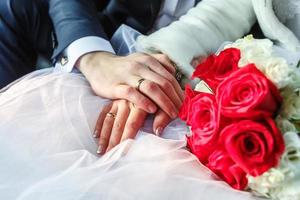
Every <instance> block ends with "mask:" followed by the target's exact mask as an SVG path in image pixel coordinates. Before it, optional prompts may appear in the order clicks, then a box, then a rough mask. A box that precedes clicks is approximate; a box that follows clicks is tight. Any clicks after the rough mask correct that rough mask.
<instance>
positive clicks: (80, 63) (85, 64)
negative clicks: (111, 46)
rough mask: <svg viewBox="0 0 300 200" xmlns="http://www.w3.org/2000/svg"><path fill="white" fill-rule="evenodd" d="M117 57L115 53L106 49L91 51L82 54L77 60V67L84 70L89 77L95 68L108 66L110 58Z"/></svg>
mask: <svg viewBox="0 0 300 200" xmlns="http://www.w3.org/2000/svg"><path fill="white" fill-rule="evenodd" d="M113 57H116V55H115V54H113V53H111V52H106V51H97V52H90V53H87V54H84V55H82V56H81V57H80V58H79V59H78V60H77V62H76V68H77V69H78V70H79V71H80V72H82V73H83V74H84V75H85V76H86V78H87V79H89V77H90V75H92V74H93V71H94V69H95V68H98V67H102V66H104V67H105V66H106V65H108V64H109V61H108V60H109V59H110V58H113Z"/></svg>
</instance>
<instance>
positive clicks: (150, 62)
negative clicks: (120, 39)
mask: <svg viewBox="0 0 300 200" xmlns="http://www.w3.org/2000/svg"><path fill="white" fill-rule="evenodd" d="M152 55H153V57H151V56H149V55H145V56H140V57H137V58H136V60H137V61H139V62H140V63H142V64H144V65H145V64H146V65H147V66H149V67H150V69H151V70H152V71H154V72H156V73H157V74H159V75H161V76H162V77H164V78H165V79H167V80H169V81H170V82H171V84H172V86H173V88H174V89H175V91H176V93H177V94H178V96H179V97H180V99H181V100H182V101H183V99H184V93H183V91H182V89H181V87H180V85H179V83H178V81H177V80H176V78H175V72H174V73H170V72H169V71H168V70H167V69H166V68H165V67H164V66H162V65H161V63H160V62H159V61H162V62H164V63H165V64H166V65H167V66H169V67H168V68H172V71H174V70H175V67H174V65H173V64H171V63H170V62H171V61H169V58H168V57H167V56H165V55H164V54H152ZM155 56H156V57H158V58H159V59H160V60H157V59H156V57H155ZM164 60H165V61H164ZM175 71H176V70H175Z"/></svg>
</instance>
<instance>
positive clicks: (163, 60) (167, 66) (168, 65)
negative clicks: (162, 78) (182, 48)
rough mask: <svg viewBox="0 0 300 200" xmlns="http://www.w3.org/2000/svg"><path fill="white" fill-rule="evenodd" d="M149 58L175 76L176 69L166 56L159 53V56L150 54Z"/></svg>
mask: <svg viewBox="0 0 300 200" xmlns="http://www.w3.org/2000/svg"><path fill="white" fill-rule="evenodd" d="M150 56H152V57H154V58H155V59H156V60H158V61H159V62H160V63H161V64H162V65H163V66H164V67H165V69H166V70H167V71H168V72H169V73H171V74H172V75H173V76H175V72H176V69H175V67H174V64H173V62H172V61H171V60H170V59H169V57H168V56H167V55H165V54H161V53H160V54H151V55H150Z"/></svg>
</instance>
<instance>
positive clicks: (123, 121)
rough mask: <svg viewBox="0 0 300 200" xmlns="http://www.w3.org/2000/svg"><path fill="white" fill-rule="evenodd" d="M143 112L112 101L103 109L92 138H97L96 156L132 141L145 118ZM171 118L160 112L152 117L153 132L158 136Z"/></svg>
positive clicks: (119, 101)
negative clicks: (128, 140) (122, 143)
mask: <svg viewBox="0 0 300 200" xmlns="http://www.w3.org/2000/svg"><path fill="white" fill-rule="evenodd" d="M147 114H148V113H146V112H145V111H143V110H141V109H139V108H137V107H136V106H135V105H134V104H133V103H130V102H128V101H126V100H114V101H112V102H111V103H110V104H108V105H107V106H105V107H104V108H103V110H102V111H101V113H100V116H99V118H98V121H97V124H96V128H95V132H94V137H95V138H99V142H98V145H99V146H98V150H97V153H98V154H104V153H105V152H107V151H109V150H110V149H112V148H113V147H115V146H116V145H118V144H119V143H121V142H122V141H124V140H127V139H134V138H135V136H136V134H137V133H138V131H139V129H140V128H141V127H142V126H143V124H144V122H145V119H146V117H147ZM170 121H171V118H170V117H169V116H168V115H167V114H166V113H165V112H164V111H162V110H158V111H157V113H156V114H155V117H154V122H153V131H154V133H155V134H156V135H160V134H161V133H162V131H163V129H164V128H165V127H166V126H167V124H168V123H169V122H170Z"/></svg>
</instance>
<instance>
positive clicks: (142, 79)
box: [136, 78, 146, 91]
mask: <svg viewBox="0 0 300 200" xmlns="http://www.w3.org/2000/svg"><path fill="white" fill-rule="evenodd" d="M145 80H146V79H144V78H141V79H139V80H138V83H137V85H136V89H137V90H138V91H140V86H141V84H142V82H144V81H145Z"/></svg>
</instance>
